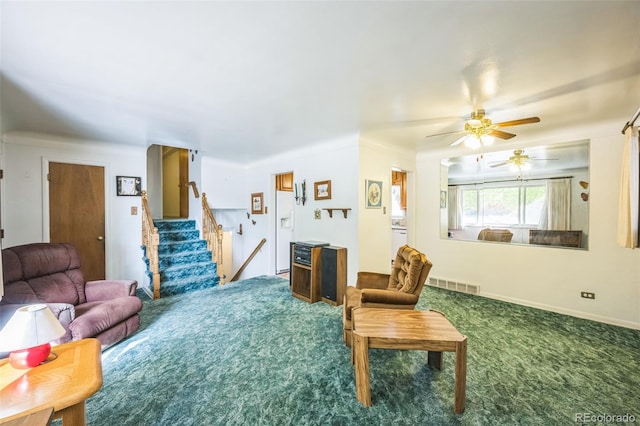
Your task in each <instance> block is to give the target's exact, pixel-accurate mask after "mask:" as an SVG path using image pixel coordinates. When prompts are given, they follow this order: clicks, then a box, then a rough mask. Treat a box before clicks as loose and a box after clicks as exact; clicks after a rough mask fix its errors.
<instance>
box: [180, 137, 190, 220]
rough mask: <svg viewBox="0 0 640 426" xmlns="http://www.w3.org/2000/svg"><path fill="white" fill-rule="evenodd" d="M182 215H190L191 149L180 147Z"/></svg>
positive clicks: (184, 216) (186, 216)
mask: <svg viewBox="0 0 640 426" xmlns="http://www.w3.org/2000/svg"><path fill="white" fill-rule="evenodd" d="M178 162H179V169H180V172H179V173H180V217H181V218H185V219H186V218H188V217H189V185H188V182H189V151H187V150H186V149H180V157H179V160H178Z"/></svg>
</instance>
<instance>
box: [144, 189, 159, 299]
mask: <svg viewBox="0 0 640 426" xmlns="http://www.w3.org/2000/svg"><path fill="white" fill-rule="evenodd" d="M142 244H143V245H144V246H145V251H146V255H147V258H148V259H149V271H151V281H152V286H153V298H154V299H159V298H160V273H159V271H158V245H159V244H160V236H159V234H158V228H157V227H155V226H154V224H153V219H152V217H151V209H150V208H149V202H148V201H147V191H142Z"/></svg>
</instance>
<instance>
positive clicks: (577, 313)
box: [479, 292, 640, 330]
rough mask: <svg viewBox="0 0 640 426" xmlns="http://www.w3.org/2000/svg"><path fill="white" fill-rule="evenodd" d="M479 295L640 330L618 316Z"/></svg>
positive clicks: (490, 295) (635, 324) (639, 325)
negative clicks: (606, 315) (612, 316)
mask: <svg viewBox="0 0 640 426" xmlns="http://www.w3.org/2000/svg"><path fill="white" fill-rule="evenodd" d="M479 296H482V297H487V298H489V299H495V300H500V301H503V302H508V303H514V304H516V305H522V306H528V307H530V308H536V309H541V310H543V311H549V312H555V313H558V314H564V315H569V316H572V317H576V318H582V319H586V320H591V321H596V322H601V323H605V324H610V325H615V326H618V327H625V328H631V329H634V330H640V323H637V322H632V321H624V320H620V319H617V318H611V317H605V316H602V315H594V314H590V313H587V312H581V311H576V310H573V309H565V308H560V307H558V306H553V305H546V304H543V303H535V302H531V301H528V300H523V299H517V298H514V297H505V296H501V295H498V294H493V293H485V292H481V293H480V294H479Z"/></svg>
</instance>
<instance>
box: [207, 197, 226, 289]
mask: <svg viewBox="0 0 640 426" xmlns="http://www.w3.org/2000/svg"><path fill="white" fill-rule="evenodd" d="M222 236H223V232H222V225H218V223H217V222H216V219H215V218H214V217H213V213H212V212H211V208H210V207H209V202H208V201H207V194H206V193H204V192H203V193H202V237H203V238H204V239H205V240H206V241H207V249H209V250H211V260H212V261H213V262H215V263H217V264H218V276H219V277H220V284H221V285H222V284H224V282H225V277H224V271H223V269H224V268H223V267H222V266H223V262H224V259H223V256H222Z"/></svg>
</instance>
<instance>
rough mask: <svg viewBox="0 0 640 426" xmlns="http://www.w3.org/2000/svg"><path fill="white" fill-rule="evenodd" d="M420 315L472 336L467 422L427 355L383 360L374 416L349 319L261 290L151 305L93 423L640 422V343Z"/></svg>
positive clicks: (522, 317) (447, 306) (511, 312)
mask: <svg viewBox="0 0 640 426" xmlns="http://www.w3.org/2000/svg"><path fill="white" fill-rule="evenodd" d="M418 308H419V309H423V310H424V309H427V308H433V309H437V310H440V311H442V312H444V313H446V315H447V317H448V318H449V319H450V321H451V322H452V323H453V324H454V325H455V326H456V327H457V328H458V330H460V331H461V332H462V333H463V334H465V335H467V337H468V374H467V398H466V411H465V412H464V413H463V414H460V415H456V414H454V413H453V367H454V355H453V354H452V353H445V354H444V357H445V368H444V370H443V371H440V372H439V371H434V370H432V369H431V368H430V367H428V366H427V365H426V353H425V352H422V351H391V350H381V349H378V350H371V351H370V363H371V395H372V401H373V406H372V407H371V408H365V407H363V406H362V405H360V403H359V402H358V401H357V400H356V397H355V384H354V373H353V369H352V366H351V364H350V352H349V349H348V348H347V347H345V346H344V344H343V343H342V318H341V315H342V307H333V306H330V305H328V304H325V303H316V304H313V305H311V304H308V303H305V302H302V301H300V300H298V299H295V298H293V297H291V295H290V293H289V285H288V281H285V280H283V279H280V278H276V277H257V278H252V279H248V280H244V281H240V282H236V283H230V284H227V285H225V286H222V287H215V288H210V289H205V290H200V291H195V292H192V293H186V294H181V295H176V296H171V297H166V298H163V299H160V300H156V301H151V300H147V301H145V302H144V308H143V310H142V312H141V316H142V325H141V328H140V330H139V332H138V333H136V334H135V335H133V336H131V337H130V338H129V339H127V340H125V341H123V342H121V343H120V344H118V345H116V346H114V347H112V348H110V349H109V350H108V351H106V352H105V353H104V354H103V372H104V385H103V387H102V389H101V390H100V391H99V392H98V393H97V394H96V395H94V396H92V397H91V398H89V400H88V401H87V421H88V424H89V425H94V426H98V425H109V426H112V425H118V426H120V425H249V424H251V425H391V424H393V425H426V424H429V425H432V424H433V425H449V424H451V425H467V424H469V425H512V424H524V425H542V424H544V425H553V424H559V425H562V424H564V425H571V424H576V414H577V413H588V414H589V415H590V416H605V415H609V416H611V415H624V414H629V415H633V416H635V419H636V422H640V331H635V330H629V329H624V328H619V327H614V326H609V325H605V324H600V323H595V322H591V321H586V320H580V319H576V318H572V317H568V316H564V315H559V314H554V313H549V312H544V311H540V310H536V309H531V308H526V307H522V306H517V305H511V304H508V303H503V302H499V301H494V300H490V299H486V298H482V297H478V296H469V295H465V294H461V293H455V292H449V291H446V290H441V289H436V288H431V287H427V288H425V290H424V292H423V294H422V297H421V300H420V304H419V305H418ZM583 418H585V417H584V414H583ZM589 418H590V419H594V417H589ZM595 419H596V420H597V419H598V417H595ZM607 419H608V420H611V419H612V418H610V417H609V418H605V417H600V420H604V422H606V421H607ZM604 422H601V423H604ZM578 424H579V423H578ZM591 424H593V423H591Z"/></svg>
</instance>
